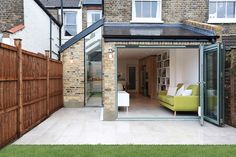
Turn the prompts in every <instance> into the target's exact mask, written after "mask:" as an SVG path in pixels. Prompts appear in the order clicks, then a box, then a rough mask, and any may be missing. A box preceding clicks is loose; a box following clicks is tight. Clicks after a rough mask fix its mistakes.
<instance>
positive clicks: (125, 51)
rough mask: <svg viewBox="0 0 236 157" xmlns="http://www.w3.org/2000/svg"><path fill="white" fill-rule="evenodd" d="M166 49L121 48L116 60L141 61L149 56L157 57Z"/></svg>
mask: <svg viewBox="0 0 236 157" xmlns="http://www.w3.org/2000/svg"><path fill="white" fill-rule="evenodd" d="M164 51H168V49H166V50H165V49H159V48H156V49H155V48H121V49H119V50H118V59H141V58H145V57H147V56H151V55H158V54H160V53H162V52H164Z"/></svg>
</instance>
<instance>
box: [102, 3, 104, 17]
mask: <svg viewBox="0 0 236 157" xmlns="http://www.w3.org/2000/svg"><path fill="white" fill-rule="evenodd" d="M103 17H104V0H102V18H103Z"/></svg>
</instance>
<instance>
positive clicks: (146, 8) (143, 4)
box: [132, 0, 161, 23]
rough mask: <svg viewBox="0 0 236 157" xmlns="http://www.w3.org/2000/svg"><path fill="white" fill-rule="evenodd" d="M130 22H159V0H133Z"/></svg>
mask: <svg viewBox="0 0 236 157" xmlns="http://www.w3.org/2000/svg"><path fill="white" fill-rule="evenodd" d="M132 21H134V22H152V23H156V22H161V0H133V1H132Z"/></svg>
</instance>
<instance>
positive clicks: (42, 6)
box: [34, 0, 61, 27]
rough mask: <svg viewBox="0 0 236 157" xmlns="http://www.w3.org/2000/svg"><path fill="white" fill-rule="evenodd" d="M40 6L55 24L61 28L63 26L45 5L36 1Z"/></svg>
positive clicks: (38, 0)
mask: <svg viewBox="0 0 236 157" xmlns="http://www.w3.org/2000/svg"><path fill="white" fill-rule="evenodd" d="M34 1H35V2H36V3H37V4H38V6H39V7H40V8H41V9H42V10H43V11H44V12H45V13H46V14H47V15H48V16H49V17H50V19H51V20H52V21H53V22H55V23H56V24H57V25H58V26H59V27H61V24H60V22H59V21H57V20H56V19H55V18H54V17H53V16H52V14H51V13H50V12H49V11H48V10H47V9H46V8H45V7H44V5H43V4H42V3H41V1H40V0H34Z"/></svg>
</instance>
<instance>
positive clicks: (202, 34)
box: [103, 23, 219, 43]
mask: <svg viewBox="0 0 236 157" xmlns="http://www.w3.org/2000/svg"><path fill="white" fill-rule="evenodd" d="M106 26H110V27H139V26H140V24H130V23H105V24H104V29H105V28H106ZM141 26H143V27H145V28H146V29H148V28H153V27H159V28H164V27H170V28H172V27H173V28H175V27H179V28H182V29H185V30H189V31H192V32H194V33H198V34H199V36H189V35H181V36H180V35H178V36H177V35H161V36H155V35H153V36H151V35H129V34H123V35H112V34H109V35H108V34H107V35H106V34H104V35H103V37H104V41H105V42H116V41H117V42H132V41H134V42H149V41H150V42H159V41H164V42H212V43H214V42H215V41H216V39H217V38H219V36H217V35H216V34H215V32H214V31H212V30H207V29H201V28H197V27H192V26H189V25H185V24H181V23H180V24H141Z"/></svg>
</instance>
